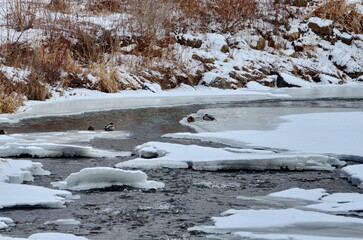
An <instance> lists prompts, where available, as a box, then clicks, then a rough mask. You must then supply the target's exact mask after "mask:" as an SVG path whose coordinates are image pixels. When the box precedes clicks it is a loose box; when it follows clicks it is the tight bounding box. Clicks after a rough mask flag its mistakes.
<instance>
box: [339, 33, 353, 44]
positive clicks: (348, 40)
mask: <svg viewBox="0 0 363 240" xmlns="http://www.w3.org/2000/svg"><path fill="white" fill-rule="evenodd" d="M337 38H338V39H339V40H340V41H342V42H343V43H345V44H347V45H350V44H351V43H352V41H353V36H352V35H350V34H347V33H343V34H337Z"/></svg>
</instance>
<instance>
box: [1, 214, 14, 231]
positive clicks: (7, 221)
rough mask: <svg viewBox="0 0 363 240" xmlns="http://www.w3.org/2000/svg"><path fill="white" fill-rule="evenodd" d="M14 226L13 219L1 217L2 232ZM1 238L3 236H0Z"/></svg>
mask: <svg viewBox="0 0 363 240" xmlns="http://www.w3.org/2000/svg"><path fill="white" fill-rule="evenodd" d="M13 224H14V221H13V220H12V219H11V218H7V217H0V230H1V229H4V228H7V227H9V226H11V225H13ZM0 236H1V235H0Z"/></svg>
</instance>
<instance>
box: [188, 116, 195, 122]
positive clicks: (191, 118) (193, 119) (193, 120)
mask: <svg viewBox="0 0 363 240" xmlns="http://www.w3.org/2000/svg"><path fill="white" fill-rule="evenodd" d="M187 121H188V122H195V118H194V117H192V116H189V117H188V118H187Z"/></svg>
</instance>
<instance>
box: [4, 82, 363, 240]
mask: <svg viewBox="0 0 363 240" xmlns="http://www.w3.org/2000/svg"><path fill="white" fill-rule="evenodd" d="M362 90H363V89H362V88H361V87H359V88H351V89H350V90H346V91H345V93H344V94H343V95H344V96H343V95H340V96H338V95H339V94H338V95H337V93H336V90H335V89H334V88H331V93H329V91H326V92H324V93H323V92H322V91H320V92H319V90H316V89H315V90H308V91H309V93H306V94H305V93H302V92H304V91H295V90H292V89H291V90H284V91H282V90H281V91H280V90H276V91H277V92H276V93H274V94H281V96H282V95H284V96H285V97H283V99H281V98H278V97H277V95H276V96H272V95H271V96H270V97H268V98H266V97H261V96H258V95H254V96H252V95H251V96H247V97H246V96H219V97H217V98H215V99H213V100H211V99H210V97H207V96H206V97H198V98H196V97H192V96H190V97H187V98H184V99H181V97H180V99H179V98H175V99H174V98H173V99H174V101H171V98H169V97H165V99H163V98H161V99H162V100H161V99H158V100H157V99H154V98H152V97H151V98H150V99H148V101H147V104H146V105H163V107H150V106H149V107H146V106H145V101H141V102H139V101H135V100H134V99H129V100H127V101H126V100H125V99H123V100H122V101H121V100H117V101H119V102H117V103H115V102H114V101H115V99H113V100H110V102H107V101H106V102H104V103H103V104H106V106H107V107H106V108H116V106H117V107H119V108H122V107H123V106H129V107H133V108H132V109H131V108H130V109H129V108H125V109H119V110H116V109H114V110H110V111H106V112H92V113H83V114H78V115H71V116H62V117H59V116H58V117H56V116H55V117H52V116H48V117H38V118H28V116H29V115H28V114H30V113H31V112H32V111H36V112H39V114H40V115H42V114H45V113H48V114H49V113H51V111H54V112H53V113H54V114H56V113H60V114H71V113H73V112H74V111H78V110H76V109H78V107H77V106H75V105H73V106H72V107H74V108H73V109H72V107H69V105H68V107H67V110H64V111H63V108H62V107H61V106H60V108H57V109H53V108H51V105H52V104H51V103H49V107H50V108H47V107H46V106H47V104H45V105H36V107H33V108H32V109H31V110H30V111H29V112H25V113H24V114H19V115H17V116H16V117H14V118H13V119H11V120H14V119H15V120H19V119H21V120H20V122H12V123H11V122H10V123H3V126H6V128H7V130H8V132H9V133H10V134H25V133H27V134H35V136H36V134H39V133H42V134H45V135H47V132H48V133H49V136H47V138H44V139H50V140H49V141H55V140H52V138H57V135H54V134H53V132H70V131H83V130H86V129H87V128H88V126H91V125H92V126H94V127H95V128H96V129H102V127H103V126H104V125H105V124H107V123H109V122H113V123H114V124H115V126H116V128H117V130H120V131H122V132H124V133H125V135H124V137H122V138H94V139H91V140H90V141H85V139H78V138H77V136H76V137H74V138H73V137H72V138H70V139H71V144H80V145H82V146H83V145H84V146H91V147H94V148H98V149H102V150H106V151H108V150H110V151H131V152H132V153H133V154H135V153H136V152H135V150H134V148H135V147H136V146H138V145H140V144H143V143H145V142H150V141H156V142H169V143H178V144H179V143H181V144H198V145H199V146H208V147H214V148H217V147H224V146H225V145H223V144H221V143H212V142H204V141H203V142H201V141H199V140H193V139H190V140H187V139H171V138H163V137H161V136H162V135H164V134H168V133H179V132H191V133H193V132H195V130H193V129H191V128H189V127H187V126H183V125H181V124H180V123H179V121H180V120H181V119H183V118H185V117H187V116H189V115H190V114H193V113H197V112H198V111H199V110H200V109H210V111H211V112H213V109H229V108H231V109H236V111H237V109H238V111H241V109H248V111H249V112H248V117H246V119H245V123H244V124H243V125H241V124H240V123H238V124H237V123H236V124H233V123H229V125H228V126H229V129H227V130H236V129H238V130H262V131H269V130H272V129H275V128H276V127H277V126H279V125H280V124H282V123H283V122H284V120H282V119H280V118H279V116H284V115H291V114H298V113H299V114H305V113H330V112H361V111H362V109H363V98H362V97H363V96H362V92H363V91H362ZM286 91H289V92H288V96H286V94H287V92H286ZM345 94H347V95H349V96H350V97H352V98H346V97H347V96H346V95H345ZM332 97H338V98H332ZM300 98H304V99H303V100H302V99H300ZM306 98H311V99H306ZM313 98H319V99H317V100H316V99H313ZM324 98H325V99H324ZM178 99H179V100H178ZM95 101H96V100H95ZM158 101H161V102H158ZM165 101H166V102H167V104H165ZM214 101H225V102H226V103H222V104H215V103H214ZM229 101H231V102H233V103H227V102H229ZM196 102H198V104H195V103H196ZM181 103H183V104H187V105H185V106H174V105H178V104H181ZM191 103H193V104H191ZM64 104H65V105H64V106H66V104H69V103H66V102H65V103H64ZM79 104H80V106H79V108H80V109H83V110H84V111H88V110H97V109H98V108H101V106H98V105H97V104H94V103H90V102H87V104H86V105H85V103H82V102H80V103H79ZM108 104H109V105H108ZM123 104H125V105H123ZM82 105H83V108H82ZM167 105H173V106H167ZM38 106H39V108H38ZM88 106H91V107H90V108H88ZM43 107H44V108H43ZM53 107H54V106H53ZM91 108H92V109H91ZM40 109H42V110H40ZM50 109H52V110H50ZM42 111H44V112H42ZM267 112H268V114H267ZM217 121H218V119H217ZM219 123H221V124H222V121H221V120H220V122H219ZM210 127H211V128H209V129H208V130H209V131H212V132H213V131H217V130H218V126H217V127H215V128H214V129H213V126H210ZM52 134H53V135H52ZM80 136H81V135H80ZM42 137H44V136H43V135H42ZM59 138H62V136H61V137H59ZM135 157H136V156H134V155H132V156H131V157H124V158H122V157H108V158H95V157H91V158H39V159H35V160H33V161H37V162H41V163H42V164H43V168H44V169H45V170H50V171H51V172H52V174H51V175H50V176H37V177H36V178H35V180H34V181H33V182H29V183H28V184H31V185H38V186H45V187H51V184H50V183H51V182H54V181H60V180H63V179H65V178H66V177H67V176H68V175H70V174H71V173H74V172H77V171H79V170H81V169H83V168H86V167H101V166H102V167H114V166H115V165H116V164H117V163H119V162H124V161H127V160H130V159H134V158H135ZM21 159H29V158H21ZM348 164H351V162H348ZM144 172H145V173H147V175H148V176H149V179H152V180H156V181H161V182H163V183H165V188H163V189H157V190H142V189H136V188H131V187H111V188H108V189H106V190H88V191H81V192H74V194H76V195H79V196H80V199H78V200H74V201H73V202H70V203H67V207H66V208H62V209H44V208H28V207H20V208H4V209H1V210H0V217H9V218H12V219H13V220H14V221H15V223H16V225H15V226H12V227H10V228H6V229H4V230H2V231H3V232H0V234H4V235H6V236H12V237H27V236H29V235H31V234H33V233H39V232H62V233H71V234H75V235H79V236H84V237H86V238H88V239H94V240H104V239H109V240H116V239H117V240H118V239H165V240H166V239H207V234H206V233H205V232H203V231H202V230H200V231H199V230H198V231H196V230H195V231H194V230H193V231H188V229H192V228H193V227H195V226H202V225H213V221H212V220H211V217H213V216H220V214H221V213H222V212H224V211H226V210H228V209H242V210H256V209H261V208H266V206H267V207H269V208H271V207H275V208H277V209H284V208H286V207H291V206H292V205H291V203H273V202H267V203H266V202H259V201H252V200H251V199H238V198H237V197H238V196H246V197H256V196H265V195H267V194H270V193H273V192H278V191H282V190H285V189H289V188H296V187H299V188H304V189H314V188H324V189H325V190H326V191H327V192H329V193H339V192H344V193H363V190H362V189H359V188H357V187H356V186H353V185H352V184H351V183H349V182H348V181H347V179H344V178H341V176H340V171H339V169H336V170H333V171H289V170H264V171H256V170H232V171H231V170H230V171H226V170H222V171H213V172H210V171H195V170H192V169H166V168H163V169H154V170H153V169H151V170H144ZM57 219H75V220H77V221H80V222H81V223H80V224H78V225H57V224H44V223H45V222H46V221H54V220H57ZM357 219H358V218H357ZM330 227H331V226H330ZM337 228H338V230H336V231H332V233H331V234H332V235H333V236H338V237H339V236H340V237H343V238H342V239H344V238H345V237H351V238H358V239H359V237H362V231H361V230H359V229H361V225H358V226H357V227H355V226H354V224H352V227H351V229H350V230H349V231H348V232H347V230H346V228H344V229H343V230H344V231H343V232H342V231H340V232H339V226H337ZM251 229H252V228H251ZM322 229H323V230H319V229H318V228H316V227H314V226H309V225H304V226H302V227H300V228H297V229H296V228H290V229H287V230H286V231H287V232H290V233H291V232H292V233H299V232H304V231H305V232H306V231H311V232H312V233H316V236H319V235H321V234H322V232H324V231H325V232H326V230H327V229H324V228H322ZM257 232H260V233H265V232H264V231H257ZM223 237H224V238H225V239H232V238H236V239H247V238H237V236H234V237H232V236H224V235H223ZM214 239H217V238H214ZM263 239H265V238H263ZM266 239H267V238H266Z"/></svg>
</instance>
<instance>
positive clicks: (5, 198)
mask: <svg viewBox="0 0 363 240" xmlns="http://www.w3.org/2000/svg"><path fill="white" fill-rule="evenodd" d="M29 193H31V194H29ZM71 196H72V193H70V192H68V191H61V190H53V189H49V188H45V187H38V186H30V185H23V184H10V183H2V182H0V209H1V208H9V207H24V206H26V207H46V208H62V207H64V204H65V203H66V202H67V201H69V199H70V198H71Z"/></svg>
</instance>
